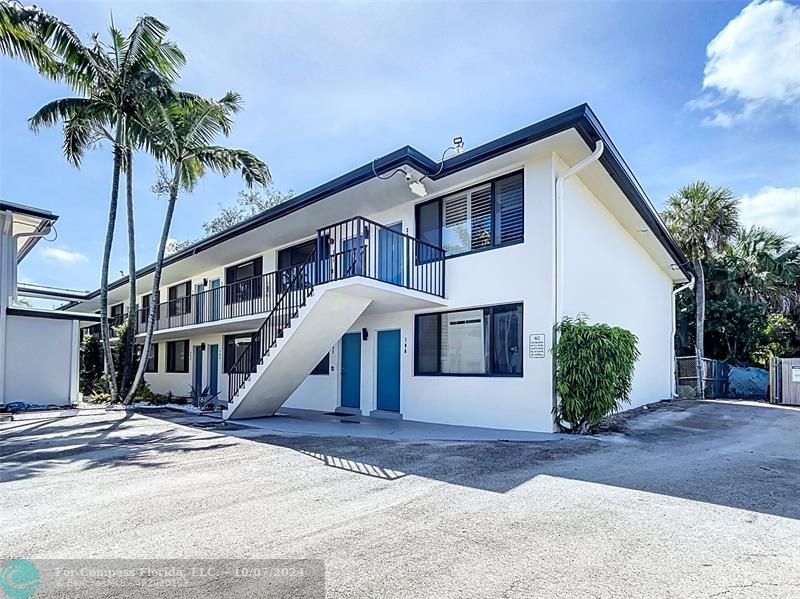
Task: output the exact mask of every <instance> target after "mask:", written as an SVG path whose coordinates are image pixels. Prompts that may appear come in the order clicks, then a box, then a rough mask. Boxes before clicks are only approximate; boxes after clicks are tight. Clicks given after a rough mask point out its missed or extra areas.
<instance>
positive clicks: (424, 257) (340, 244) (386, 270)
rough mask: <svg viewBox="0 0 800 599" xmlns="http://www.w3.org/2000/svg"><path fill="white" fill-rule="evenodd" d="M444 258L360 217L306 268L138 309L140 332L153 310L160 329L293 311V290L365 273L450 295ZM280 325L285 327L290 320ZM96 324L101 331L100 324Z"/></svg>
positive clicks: (331, 237) (118, 318) (331, 233)
mask: <svg viewBox="0 0 800 599" xmlns="http://www.w3.org/2000/svg"><path fill="white" fill-rule="evenodd" d="M444 256H445V252H444V250H443V249H441V248H438V247H436V246H433V245H430V244H428V243H425V242H424V241H420V240H419V239H415V238H414V237H411V236H409V235H406V234H405V233H402V232H401V231H397V230H395V229H392V228H389V227H385V226H383V225H381V224H379V223H376V222H374V221H371V220H369V219H366V218H363V217H360V216H358V217H355V218H351V219H348V220H345V221H342V222H339V223H336V224H333V225H330V226H327V227H324V228H322V229H320V230H318V231H317V245H316V249H315V251H314V252H313V253H312V256H311V257H309V259H308V260H306V261H305V263H304V264H302V265H300V266H293V267H290V268H285V269H282V270H277V271H274V272H270V273H267V274H264V275H258V276H255V277H252V278H249V279H245V280H242V281H236V282H233V283H228V284H227V285H223V286H220V287H214V288H211V289H206V290H205V291H202V292H199V293H194V294H191V295H188V296H185V297H179V298H176V299H173V300H168V301H165V302H160V303H158V304H154V305H152V306H148V307H145V308H142V309H140V310H138V312H137V315H136V332H137V334H140V333H144V332H145V330H146V327H147V319H148V317H149V315H150V310H155V311H156V316H155V318H156V320H155V325H154V330H155V331H160V330H165V329H173V328H179V327H185V326H191V325H198V324H205V323H211V322H217V321H220V320H227V319H232V318H238V317H242V316H253V315H258V314H272V313H273V312H275V308H276V307H277V306H278V303H279V302H280V301H284V302H285V306H284V308H286V309H285V310H283V312H281V311H280V310H279V311H277V312H276V314H283V313H291V308H293V307H294V303H298V302H300V301H301V300H300V299H299V298H298V297H295V296H294V295H292V294H291V293H289V294H288V295H287V292H291V291H303V290H307V289H309V288H313V287H314V286H315V285H320V284H325V283H331V282H334V281H339V280H342V279H347V278H350V277H365V278H368V279H372V280H375V281H381V282H383V283H387V284H389V285H395V286H399V287H403V288H405V289H410V290H413V291H419V292H421V293H427V294H430V295H435V296H438V297H444V295H445V260H444ZM301 295H304V297H303V298H302V304H303V305H304V304H305V299H306V296H305V291H303V293H301ZM309 295H310V294H309ZM282 298H283V300H282ZM287 310H288V312H287ZM292 317H293V316H292ZM292 317H290V319H291V318H292ZM277 318H278V316H275V318H274V319H273V320H275V322H277ZM126 319H127V314H120V315H115V316H113V317H111V318H110V324H111V326H112V327H114V326H118V325H120V324H122V323H123V322H124V321H125V320H126ZM278 324H279V325H280V326H285V325H286V324H288V321H285V322H284V321H281V322H278ZM94 328H96V329H97V333H99V325H95V327H92V329H94ZM267 341H269V339H268V338H267ZM260 345H261V344H260V342H259V346H260ZM270 346H271V344H267V345H265V346H264V350H265V351H267V350H269V347H270ZM251 351H253V352H254V353H253V359H254V360H256V359H257V361H260V360H261V358H262V357H263V356H262V355H260V351H256V350H251ZM256 354H259V355H256Z"/></svg>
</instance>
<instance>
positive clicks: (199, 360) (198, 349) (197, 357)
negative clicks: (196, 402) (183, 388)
mask: <svg viewBox="0 0 800 599" xmlns="http://www.w3.org/2000/svg"><path fill="white" fill-rule="evenodd" d="M193 379H194V380H193V384H194V388H195V390H196V391H197V394H198V395H199V394H200V393H202V392H203V346H202V345H195V346H194V377H193Z"/></svg>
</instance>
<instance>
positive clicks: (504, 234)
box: [417, 172, 525, 256]
mask: <svg viewBox="0 0 800 599" xmlns="http://www.w3.org/2000/svg"><path fill="white" fill-rule="evenodd" d="M524 216H525V202H524V192H523V175H522V173H521V172H519V173H514V174H513V175H508V176H505V177H501V178H499V179H495V180H493V181H490V182H488V183H483V184H481V185H476V186H475V187H471V188H469V189H466V190H464V191H459V192H456V193H453V194H450V195H447V196H444V197H442V198H437V199H435V200H431V201H429V202H425V203H424V204H419V205H417V237H418V238H419V239H421V240H422V241H425V242H427V243H430V244H432V245H435V246H437V247H441V248H443V249H444V250H445V254H446V255H447V256H457V255H459V254H466V253H469V252H475V251H479V250H483V249H486V248H490V247H499V246H503V245H509V244H512V243H518V242H520V241H523V240H524V234H525V222H524Z"/></svg>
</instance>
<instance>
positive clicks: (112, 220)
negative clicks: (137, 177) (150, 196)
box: [100, 118, 122, 403]
mask: <svg viewBox="0 0 800 599" xmlns="http://www.w3.org/2000/svg"><path fill="white" fill-rule="evenodd" d="M121 139H122V127H121V123H120V119H119V118H118V119H117V129H116V139H115V143H114V170H113V174H112V178H111V201H110V202H109V204H108V223H107V225H106V243H105V247H104V248H103V266H102V269H101V271H100V333H101V335H102V337H103V338H102V341H103V362H104V372H105V375H106V378H107V379H108V384H109V387H110V390H111V402H112V403H114V402H116V401H118V400H119V391H118V389H117V373H116V369H115V368H114V356H113V353H112V351H111V327H110V326H109V323H108V269H109V265H110V263H111V246H112V245H113V243H114V226H115V225H116V224H117V202H118V200H119V174H120V168H121V166H122V148H121V146H120V141H121Z"/></svg>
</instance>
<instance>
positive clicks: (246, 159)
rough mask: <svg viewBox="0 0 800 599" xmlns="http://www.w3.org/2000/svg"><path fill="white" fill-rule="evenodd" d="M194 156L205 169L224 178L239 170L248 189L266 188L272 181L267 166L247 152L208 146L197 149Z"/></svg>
mask: <svg viewBox="0 0 800 599" xmlns="http://www.w3.org/2000/svg"><path fill="white" fill-rule="evenodd" d="M193 156H194V158H196V159H197V160H198V161H199V162H200V163H201V164H203V165H204V166H205V167H207V168H209V169H211V170H212V171H214V172H216V173H219V174H220V175H223V176H227V175H228V174H230V173H231V172H232V171H234V170H239V172H240V174H241V176H242V179H244V182H245V184H247V186H248V187H253V186H255V185H260V186H262V187H266V186H267V185H269V183H270V182H271V181H272V176H271V175H270V172H269V168H268V167H267V165H266V164H265V163H264V162H263V161H262V160H260V159H259V158H257V157H256V155H255V154H253V153H252V152H248V151H247V150H239V149H231V148H224V147H221V146H206V147H202V148H197V149H196V150H195V151H194V152H193Z"/></svg>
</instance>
